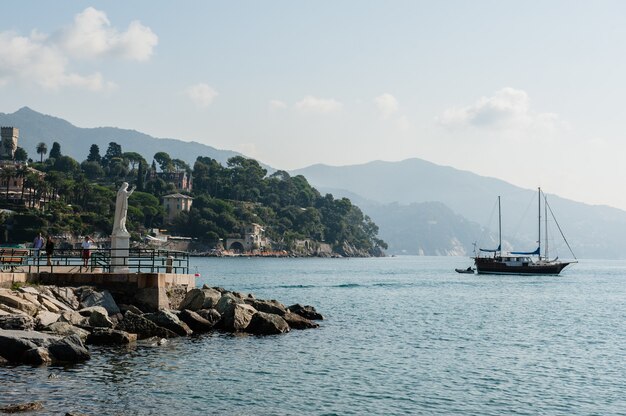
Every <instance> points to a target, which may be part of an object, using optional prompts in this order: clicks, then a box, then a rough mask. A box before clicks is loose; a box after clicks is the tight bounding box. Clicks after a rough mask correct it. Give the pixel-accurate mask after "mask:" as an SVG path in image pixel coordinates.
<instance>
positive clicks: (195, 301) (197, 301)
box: [178, 289, 205, 311]
mask: <svg viewBox="0 0 626 416" xmlns="http://www.w3.org/2000/svg"><path fill="white" fill-rule="evenodd" d="M204 299H205V294H204V292H203V291H202V289H191V290H190V291H189V292H187V294H186V295H185V299H183V301H182V302H181V303H180V306H179V307H178V309H179V310H181V311H182V310H184V309H188V310H190V311H197V310H198V309H202V305H203V304H204Z"/></svg>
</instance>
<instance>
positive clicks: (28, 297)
mask: <svg viewBox="0 0 626 416" xmlns="http://www.w3.org/2000/svg"><path fill="white" fill-rule="evenodd" d="M18 296H19V297H21V298H22V299H25V300H27V301H29V302H30V303H32V304H33V305H35V306H36V307H37V309H40V308H43V306H42V305H41V303H39V301H38V300H37V295H33V294H31V293H20V294H19V295H18Z"/></svg>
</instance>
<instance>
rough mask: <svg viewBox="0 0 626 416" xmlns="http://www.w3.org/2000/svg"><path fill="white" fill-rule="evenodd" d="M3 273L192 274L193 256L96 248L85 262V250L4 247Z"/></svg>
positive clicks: (0, 256)
mask: <svg viewBox="0 0 626 416" xmlns="http://www.w3.org/2000/svg"><path fill="white" fill-rule="evenodd" d="M0 270H1V271H4V272H7V271H9V272H26V273H45V272H48V273H55V272H57V273H81V272H101V273H111V272H123V273H177V274H187V273H189V253H187V252H183V251H171V250H159V249H150V248H130V249H127V250H125V249H111V248H107V249H105V248H93V249H91V250H90V252H89V256H88V258H87V259H86V261H85V258H84V254H83V250H82V249H55V250H54V251H53V253H52V254H51V255H50V256H48V255H47V254H46V252H45V250H43V249H42V250H35V249H32V248H10V247H0Z"/></svg>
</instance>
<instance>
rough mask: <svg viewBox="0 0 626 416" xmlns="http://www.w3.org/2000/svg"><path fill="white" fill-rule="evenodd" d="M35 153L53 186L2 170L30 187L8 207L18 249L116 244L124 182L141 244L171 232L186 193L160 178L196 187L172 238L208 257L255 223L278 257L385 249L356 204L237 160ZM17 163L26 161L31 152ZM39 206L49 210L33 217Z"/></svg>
mask: <svg viewBox="0 0 626 416" xmlns="http://www.w3.org/2000/svg"><path fill="white" fill-rule="evenodd" d="M33 150H35V152H36V153H37V156H36V157H35V159H38V160H39V161H32V159H33V158H31V162H32V163H31V164H30V167H33V168H35V169H37V170H39V171H41V172H45V176H43V177H40V176H38V175H36V174H33V173H32V172H30V173H29V172H28V170H27V169H25V168H24V166H25V165H15V166H20V168H19V169H15V168H13V167H12V166H11V164H8V165H5V167H4V168H3V170H2V172H3V173H2V174H3V175H4V177H16V176H19V175H23V177H24V187H23V190H22V200H21V201H20V202H19V203H12V204H10V203H9V201H8V193H6V195H7V198H6V199H5V200H4V201H2V206H1V207H2V208H9V209H11V210H14V211H16V214H14V215H7V214H3V215H4V218H3V220H4V221H3V227H4V230H5V231H6V235H7V236H8V239H9V240H10V241H13V242H23V241H30V240H32V238H33V236H34V235H35V234H36V233H37V232H44V233H50V234H60V233H73V234H77V235H79V234H94V233H99V234H102V235H105V236H106V235H108V234H109V233H110V232H111V228H112V227H111V226H112V220H113V212H114V208H115V196H116V191H117V189H118V188H119V186H120V184H121V183H122V182H123V181H126V182H129V183H130V184H134V185H136V186H137V190H136V191H135V192H134V193H133V194H132V195H131V197H130V199H129V209H128V222H127V227H128V229H129V231H131V234H132V235H133V238H135V239H138V238H139V237H140V236H141V235H145V234H146V233H147V231H148V230H149V229H150V228H159V227H163V226H164V225H165V220H164V218H165V212H164V208H163V205H162V203H161V198H162V197H163V196H164V195H167V194H171V193H173V192H178V191H177V190H176V189H175V187H174V185H173V184H171V183H168V182H166V181H164V180H163V179H162V178H161V177H160V175H158V173H160V172H168V173H176V172H186V173H187V175H189V176H191V177H192V178H193V184H194V187H193V191H192V192H188V193H187V194H188V195H189V196H192V197H193V198H194V201H193V205H192V208H191V210H190V211H189V212H183V213H181V214H180V215H179V216H178V217H177V218H175V219H174V222H173V224H170V225H169V226H168V229H169V230H170V231H171V232H174V233H176V234H178V235H182V236H188V237H193V238H195V239H197V240H198V241H200V242H202V243H204V244H206V246H207V247H212V246H214V245H216V244H217V243H218V242H219V240H220V239H225V238H228V237H239V236H240V235H241V232H242V229H243V227H244V226H245V225H246V224H250V223H258V224H260V225H262V226H263V227H264V228H265V230H266V235H267V236H268V237H269V238H270V239H271V240H272V242H273V245H274V248H277V249H284V250H290V249H291V248H293V245H294V243H295V241H296V240H299V239H312V240H315V241H319V242H327V243H329V244H330V245H331V246H332V247H333V249H334V250H335V251H336V252H337V253H340V254H346V253H345V252H344V251H345V250H344V248H345V247H346V246H348V247H352V248H355V249H357V250H360V251H361V252H362V253H369V254H380V253H381V249H383V248H385V247H386V245H385V243H384V242H383V241H382V240H380V239H379V238H378V237H377V233H378V227H377V226H376V225H375V224H374V223H373V222H372V221H371V220H370V219H369V217H367V216H365V215H363V213H362V212H361V210H360V209H359V208H358V207H357V206H355V205H353V204H352V203H351V202H350V200H349V199H347V198H342V199H335V198H334V197H333V196H332V195H330V194H327V195H320V193H319V192H318V191H317V190H316V189H314V188H313V187H311V186H310V185H309V183H308V182H307V180H306V179H305V178H304V177H303V176H301V175H298V176H295V177H291V176H290V175H289V174H288V173H286V172H284V171H278V172H275V173H273V174H271V175H269V176H268V172H267V170H266V169H265V168H263V167H262V166H261V165H260V164H259V163H258V162H257V161H255V160H252V159H246V158H244V157H242V156H235V157H232V158H230V159H229V160H228V161H227V163H226V166H224V165H222V164H220V163H219V162H218V161H216V160H215V159H212V158H209V157H203V156H199V157H198V158H197V160H196V162H195V164H194V165H193V167H190V166H189V165H188V164H187V163H186V162H185V161H183V160H181V159H177V158H171V157H170V155H169V154H167V153H166V152H157V153H156V154H154V156H153V160H152V161H151V162H150V163H149V162H148V161H147V160H146V159H145V158H144V157H143V156H142V155H141V154H139V153H136V152H124V151H123V150H122V146H121V145H120V144H118V143H116V142H110V143H109V145H108V148H107V149H106V152H104V154H101V152H100V148H99V146H98V145H96V144H92V145H91V146H90V149H89V153H88V154H87V155H86V158H85V160H84V161H82V162H81V163H79V162H78V161H76V160H75V159H73V158H72V157H70V156H67V155H64V154H63V151H62V148H61V144H60V143H59V142H54V143H53V144H52V146H51V148H50V152H48V148H47V145H46V143H43V142H42V143H39V144H38V145H37V146H36V147H35V149H33ZM16 154H19V158H20V159H26V158H27V151H26V150H25V149H21V150H20V152H16ZM26 190H28V191H29V192H25V191H26ZM25 195H26V198H28V197H29V195H32V197H31V199H32V200H31V201H28V200H24V198H25ZM34 200H37V201H43V202H44V205H45V206H46V207H47V208H46V209H45V210H44V211H40V210H38V209H35V208H34V205H35V204H34Z"/></svg>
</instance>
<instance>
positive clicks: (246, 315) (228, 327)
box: [219, 303, 257, 332]
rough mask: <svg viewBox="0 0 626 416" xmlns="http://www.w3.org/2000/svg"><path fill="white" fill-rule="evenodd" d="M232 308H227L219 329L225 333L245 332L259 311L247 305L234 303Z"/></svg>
mask: <svg viewBox="0 0 626 416" xmlns="http://www.w3.org/2000/svg"><path fill="white" fill-rule="evenodd" d="M231 305H232V307H230V308H226V309H225V310H224V313H223V314H221V315H222V319H221V320H220V323H219V327H220V328H221V329H223V330H224V331H231V332H237V331H243V330H245V329H246V328H247V327H248V324H249V323H250V321H251V320H252V316H254V314H255V313H257V310H256V309H254V308H253V307H252V306H250V305H246V304H245V303H233V304H231Z"/></svg>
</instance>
